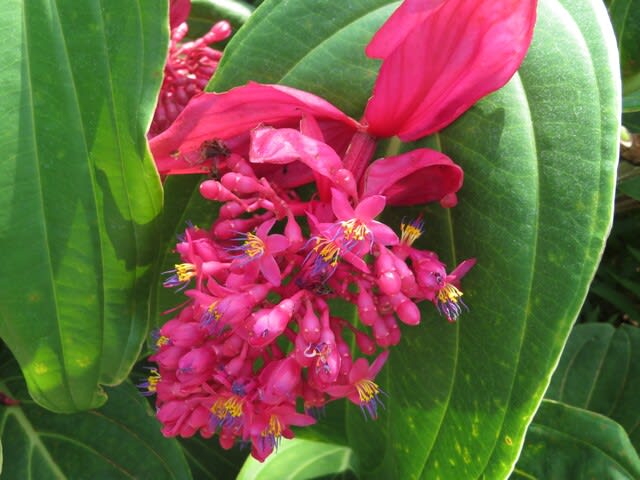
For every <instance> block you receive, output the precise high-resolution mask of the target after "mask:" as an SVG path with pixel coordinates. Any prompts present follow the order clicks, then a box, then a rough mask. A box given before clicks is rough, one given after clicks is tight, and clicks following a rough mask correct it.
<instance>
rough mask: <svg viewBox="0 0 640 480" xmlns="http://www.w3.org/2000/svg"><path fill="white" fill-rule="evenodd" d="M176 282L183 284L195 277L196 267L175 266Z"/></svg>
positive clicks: (190, 265)
mask: <svg viewBox="0 0 640 480" xmlns="http://www.w3.org/2000/svg"><path fill="white" fill-rule="evenodd" d="M175 267H176V275H177V276H178V281H180V282H182V283H184V282H188V281H189V280H191V279H192V278H193V277H195V276H196V266H195V265H194V264H192V263H179V264H176V265H175Z"/></svg>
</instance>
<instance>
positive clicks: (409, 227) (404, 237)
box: [400, 220, 422, 246]
mask: <svg viewBox="0 0 640 480" xmlns="http://www.w3.org/2000/svg"><path fill="white" fill-rule="evenodd" d="M421 235H422V221H421V220H414V221H413V222H411V223H404V222H402V223H401V224H400V243H403V244H404V245H408V246H411V245H413V242H415V241H416V240H417V239H418V238H420V236H421Z"/></svg>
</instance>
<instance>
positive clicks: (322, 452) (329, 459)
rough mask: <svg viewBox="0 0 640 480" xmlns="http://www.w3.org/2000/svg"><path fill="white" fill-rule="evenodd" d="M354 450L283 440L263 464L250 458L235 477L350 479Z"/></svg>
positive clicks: (248, 479)
mask: <svg viewBox="0 0 640 480" xmlns="http://www.w3.org/2000/svg"><path fill="white" fill-rule="evenodd" d="M354 461H355V459H354V457H353V452H352V451H351V449H350V448H349V447H344V446H341V445H332V444H328V443H320V442H313V441H311V440H302V439H294V440H284V441H283V442H282V444H281V445H280V446H279V447H278V451H277V453H276V454H274V455H271V456H270V457H269V458H267V459H266V460H265V461H264V463H260V462H258V461H257V460H256V459H254V458H253V457H249V458H248V459H247V461H246V462H245V464H244V466H243V467H242V470H241V471H240V474H239V475H238V477H237V479H236V480H272V479H276V478H277V479H278V480H308V479H318V478H345V479H346V478H353V476H352V475H350V474H349V473H350V472H353V471H355V470H356V469H355V467H354Z"/></svg>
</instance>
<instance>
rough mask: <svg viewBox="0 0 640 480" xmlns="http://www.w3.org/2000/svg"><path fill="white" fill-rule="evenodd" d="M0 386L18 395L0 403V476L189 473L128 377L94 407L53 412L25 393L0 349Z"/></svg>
mask: <svg viewBox="0 0 640 480" xmlns="http://www.w3.org/2000/svg"><path fill="white" fill-rule="evenodd" d="M0 379H2V380H0V391H2V392H4V393H6V394H9V395H11V397H12V398H14V399H17V400H20V402H21V403H20V404H19V405H15V406H0V437H1V438H2V442H3V444H4V448H5V456H6V457H7V460H8V461H7V462H5V465H4V469H3V472H2V478H3V480H4V479H6V480H14V479H15V480H31V479H33V480H40V479H47V478H56V479H67V478H69V479H75V478H108V479H113V480H117V479H131V478H154V479H167V480H169V479H175V480H188V479H189V478H191V473H190V471H189V467H188V465H187V462H186V460H185V458H184V455H183V452H182V450H181V448H180V446H179V444H178V442H177V441H176V440H174V439H167V438H164V437H163V436H162V434H161V433H160V428H159V426H158V423H157V421H156V419H155V417H154V416H153V413H152V412H151V409H150V408H149V405H148V403H147V402H146V401H145V399H144V397H142V396H141V395H140V394H139V392H138V390H137V389H136V388H135V387H134V386H133V385H131V384H130V383H124V384H122V385H121V386H119V387H118V388H115V389H109V390H108V393H109V400H108V402H107V403H106V405H105V406H104V407H102V408H100V409H99V410H92V411H89V412H83V413H77V414H73V415H59V414H54V413H52V412H49V411H47V410H45V409H43V408H41V407H39V406H38V405H36V404H34V402H33V401H32V400H31V399H30V398H29V395H28V394H27V391H26V388H25V385H24V381H23V380H22V378H21V376H20V371H19V369H18V368H17V365H16V364H15V362H13V361H12V360H11V359H8V358H7V356H6V355H2V360H0Z"/></svg>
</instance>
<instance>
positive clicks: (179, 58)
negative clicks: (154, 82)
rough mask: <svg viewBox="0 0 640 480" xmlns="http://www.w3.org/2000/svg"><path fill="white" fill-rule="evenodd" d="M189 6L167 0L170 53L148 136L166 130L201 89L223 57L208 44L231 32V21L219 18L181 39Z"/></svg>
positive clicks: (182, 1) (183, 1)
mask: <svg viewBox="0 0 640 480" xmlns="http://www.w3.org/2000/svg"><path fill="white" fill-rule="evenodd" d="M190 10H191V0H172V1H171V2H170V4H169V25H170V28H171V36H170V39H169V53H168V54H167V62H166V64H165V67H164V75H163V80H162V87H161V89H160V95H159V97H158V104H157V106H156V111H155V113H154V115H153V120H152V122H151V126H150V127H149V133H148V136H149V138H152V137H154V136H156V135H158V134H159V133H160V132H162V131H164V130H166V129H167V127H168V126H169V125H171V123H172V122H173V121H174V120H175V119H176V117H177V116H178V114H179V113H180V112H181V111H182V109H184V107H185V106H186V105H187V103H188V102H189V100H190V99H191V97H193V96H194V95H196V94H198V93H200V92H202V91H203V90H204V88H205V87H206V85H207V83H208V82H209V80H210V79H211V76H212V75H213V74H214V72H215V70H216V68H217V66H218V62H219V61H220V58H221V57H222V52H220V51H219V50H215V49H213V48H210V47H209V45H211V44H212V43H217V42H221V41H223V40H226V39H227V38H229V35H231V25H230V24H229V22H227V21H226V20H222V21H220V22H217V23H216V24H215V25H213V26H212V27H211V29H210V30H209V31H208V32H207V33H206V34H204V35H203V36H202V37H200V38H198V39H196V40H193V41H191V42H183V40H184V38H185V36H186V35H187V33H188V31H189V28H188V26H187V24H186V20H187V18H188V16H189V11H190Z"/></svg>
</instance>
